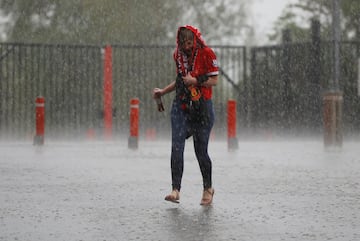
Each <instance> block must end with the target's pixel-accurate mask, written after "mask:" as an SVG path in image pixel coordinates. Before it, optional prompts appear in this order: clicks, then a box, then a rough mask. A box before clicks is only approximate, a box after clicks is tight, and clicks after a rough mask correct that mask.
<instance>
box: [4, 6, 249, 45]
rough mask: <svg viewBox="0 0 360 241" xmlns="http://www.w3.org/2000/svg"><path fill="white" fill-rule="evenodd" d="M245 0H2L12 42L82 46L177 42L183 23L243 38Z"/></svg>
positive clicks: (218, 38)
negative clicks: (179, 29)
mask: <svg viewBox="0 0 360 241" xmlns="http://www.w3.org/2000/svg"><path fill="white" fill-rule="evenodd" d="M248 5H249V4H247V1H245V0H242V1H239V0H221V1H217V0H206V1H195V0H184V1H176V0H170V1H169V0H146V1H143V0H72V1H70V0H66V1H64V0H32V1H28V0H0V11H1V12H0V14H1V15H2V16H3V17H5V19H7V21H5V22H4V23H2V24H1V25H2V26H0V27H2V29H3V31H4V32H5V33H6V34H5V35H6V40H7V41H13V42H41V43H82V44H103V43H117V44H144V43H146V44H169V43H171V44H174V37H175V32H176V29H177V27H178V25H180V24H193V25H196V26H198V27H199V28H200V29H201V30H202V32H203V33H206V34H205V35H206V37H208V38H209V39H210V40H211V41H212V42H214V43H223V42H226V43H228V42H227V41H225V40H230V41H234V40H238V39H239V36H241V37H243V35H244V31H246V30H247V29H248V27H247V25H246V6H248Z"/></svg>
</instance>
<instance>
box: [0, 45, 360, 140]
mask: <svg viewBox="0 0 360 241" xmlns="http://www.w3.org/2000/svg"><path fill="white" fill-rule="evenodd" d="M213 49H214V50H215V52H216V54H217V57H218V60H219V63H220V67H221V75H220V81H219V84H218V85H217V86H216V87H214V90H213V91H214V94H213V96H214V98H213V101H214V107H215V112H216V124H215V128H214V134H215V136H216V137H225V135H226V128H227V126H226V120H227V113H226V109H227V108H226V104H227V101H228V100H229V99H235V100H236V101H237V102H238V105H237V111H238V112H237V117H238V118H237V127H238V128H239V131H238V133H239V135H240V136H241V135H242V133H244V132H254V131H255V132H256V131H258V130H266V131H271V132H276V131H279V132H280V131H284V132H290V133H293V134H297V133H304V131H305V132H308V133H319V132H321V131H322V114H321V112H322V93H323V91H324V90H326V89H327V86H328V82H329V80H330V78H331V54H330V53H331V43H330V42H326V41H319V40H316V41H312V42H305V43H291V42H288V43H285V44H282V45H275V46H266V47H254V48H246V47H244V46H213ZM359 49H360V42H344V43H342V44H341V53H342V54H341V79H340V81H339V82H340V87H341V90H342V91H343V96H344V102H343V124H344V134H345V135H346V134H347V133H352V134H354V133H355V134H356V133H359V130H360V105H359V104H358V103H359V91H360V87H359V86H360V85H359V83H360V81H359V78H360V77H359V58H360V55H359V53H360V51H359ZM173 50H174V46H146V45H144V46H127V45H112V85H113V86H112V93H111V94H112V110H111V112H112V133H113V135H114V136H116V137H118V136H120V137H121V136H122V137H124V138H127V137H128V135H129V101H130V99H131V98H139V100H140V136H141V135H145V133H147V130H149V129H151V130H155V131H156V132H157V133H158V134H165V135H167V136H169V133H170V116H169V114H170V112H169V109H170V108H171V102H172V98H173V97H174V96H173V95H171V94H170V95H167V96H165V97H164V99H163V101H164V105H165V108H166V110H167V111H165V112H162V113H159V112H157V110H156V104H155V103H154V100H153V99H152V97H151V93H152V89H153V88H154V87H164V86H165V85H167V84H168V83H170V82H171V81H172V80H174V79H175V76H176V73H175V65H174V61H173V59H172V53H173ZM103 85H104V46H89V45H43V44H18V43H1V44H0V139H10V138H14V139H23V138H33V135H34V128H35V123H34V122H35V99H36V97H38V96H43V97H45V113H46V121H45V128H46V136H47V138H49V137H50V138H85V137H86V133H88V131H89V130H91V131H92V133H94V132H95V136H98V137H100V138H102V135H103V129H104V86H103Z"/></svg>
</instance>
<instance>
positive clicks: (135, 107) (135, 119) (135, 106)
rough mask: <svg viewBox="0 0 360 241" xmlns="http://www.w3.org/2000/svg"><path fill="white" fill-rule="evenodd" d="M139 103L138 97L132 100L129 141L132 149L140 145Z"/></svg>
mask: <svg viewBox="0 0 360 241" xmlns="http://www.w3.org/2000/svg"><path fill="white" fill-rule="evenodd" d="M139 103H140V101H139V99H138V98H133V99H131V100H130V136H129V142H128V147H129V148H130V149H137V148H138V146H139V144H138V143H139V141H138V139H139Z"/></svg>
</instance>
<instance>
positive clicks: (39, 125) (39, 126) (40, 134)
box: [34, 96, 45, 145]
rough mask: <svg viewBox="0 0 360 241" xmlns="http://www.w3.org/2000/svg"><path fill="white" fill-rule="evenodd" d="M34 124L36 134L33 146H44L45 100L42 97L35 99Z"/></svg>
mask: <svg viewBox="0 0 360 241" xmlns="http://www.w3.org/2000/svg"><path fill="white" fill-rule="evenodd" d="M35 112H36V113H35V118H36V120H35V122H36V134H35V137H34V145H44V134H45V99H44V97H41V96H39V97H37V98H36V101H35Z"/></svg>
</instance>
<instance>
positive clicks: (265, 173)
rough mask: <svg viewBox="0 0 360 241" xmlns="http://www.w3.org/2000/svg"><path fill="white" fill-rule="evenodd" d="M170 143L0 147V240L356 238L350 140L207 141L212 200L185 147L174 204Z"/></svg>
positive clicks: (358, 162)
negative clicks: (330, 146)
mask: <svg viewBox="0 0 360 241" xmlns="http://www.w3.org/2000/svg"><path fill="white" fill-rule="evenodd" d="M169 154H170V143H169V142H166V141H155V142H145V141H144V142H140V143H139V149H138V150H129V149H128V148H127V143H126V142H122V141H114V142H107V143H103V142H84V143H71V142H46V143H45V146H43V147H34V146H32V145H31V143H5V142H1V143H0V240H1V241H2V240H4V241H10V240H21V241H22V240H47V241H51V240H67V241H71V240H74V241H79V240H84V241H92V240H94V241H103V240H107V241H110V240H164V241H165V240H214V241H215V240H216V241H218V240H267V241H268V240H274V241H275V240H276V241H279V240H319V241H320V240H321V241H323V240H344V241H351V240H353V241H355V240H356V241H357V240H360V150H359V142H344V146H343V148H342V149H341V150H340V151H324V148H323V143H322V142H321V141H316V140H315V141H313V140H308V141H297V140H292V141H240V142H239V149H238V150H237V151H233V152H228V150H227V145H226V143H225V142H212V143H211V144H210V155H211V157H212V159H213V182H214V187H215V196H214V203H213V205H212V206H210V207H202V206H200V205H199V202H200V198H201V194H202V190H201V189H202V185H201V175H200V171H199V167H198V164H197V162H196V159H195V156H194V154H193V149H192V142H191V140H189V141H188V142H187V146H186V150H185V170H184V176H183V185H182V186H183V188H182V191H181V198H180V204H173V203H169V202H166V201H164V197H165V195H166V194H168V192H169V191H170V167H169V166H170V164H169Z"/></svg>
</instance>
